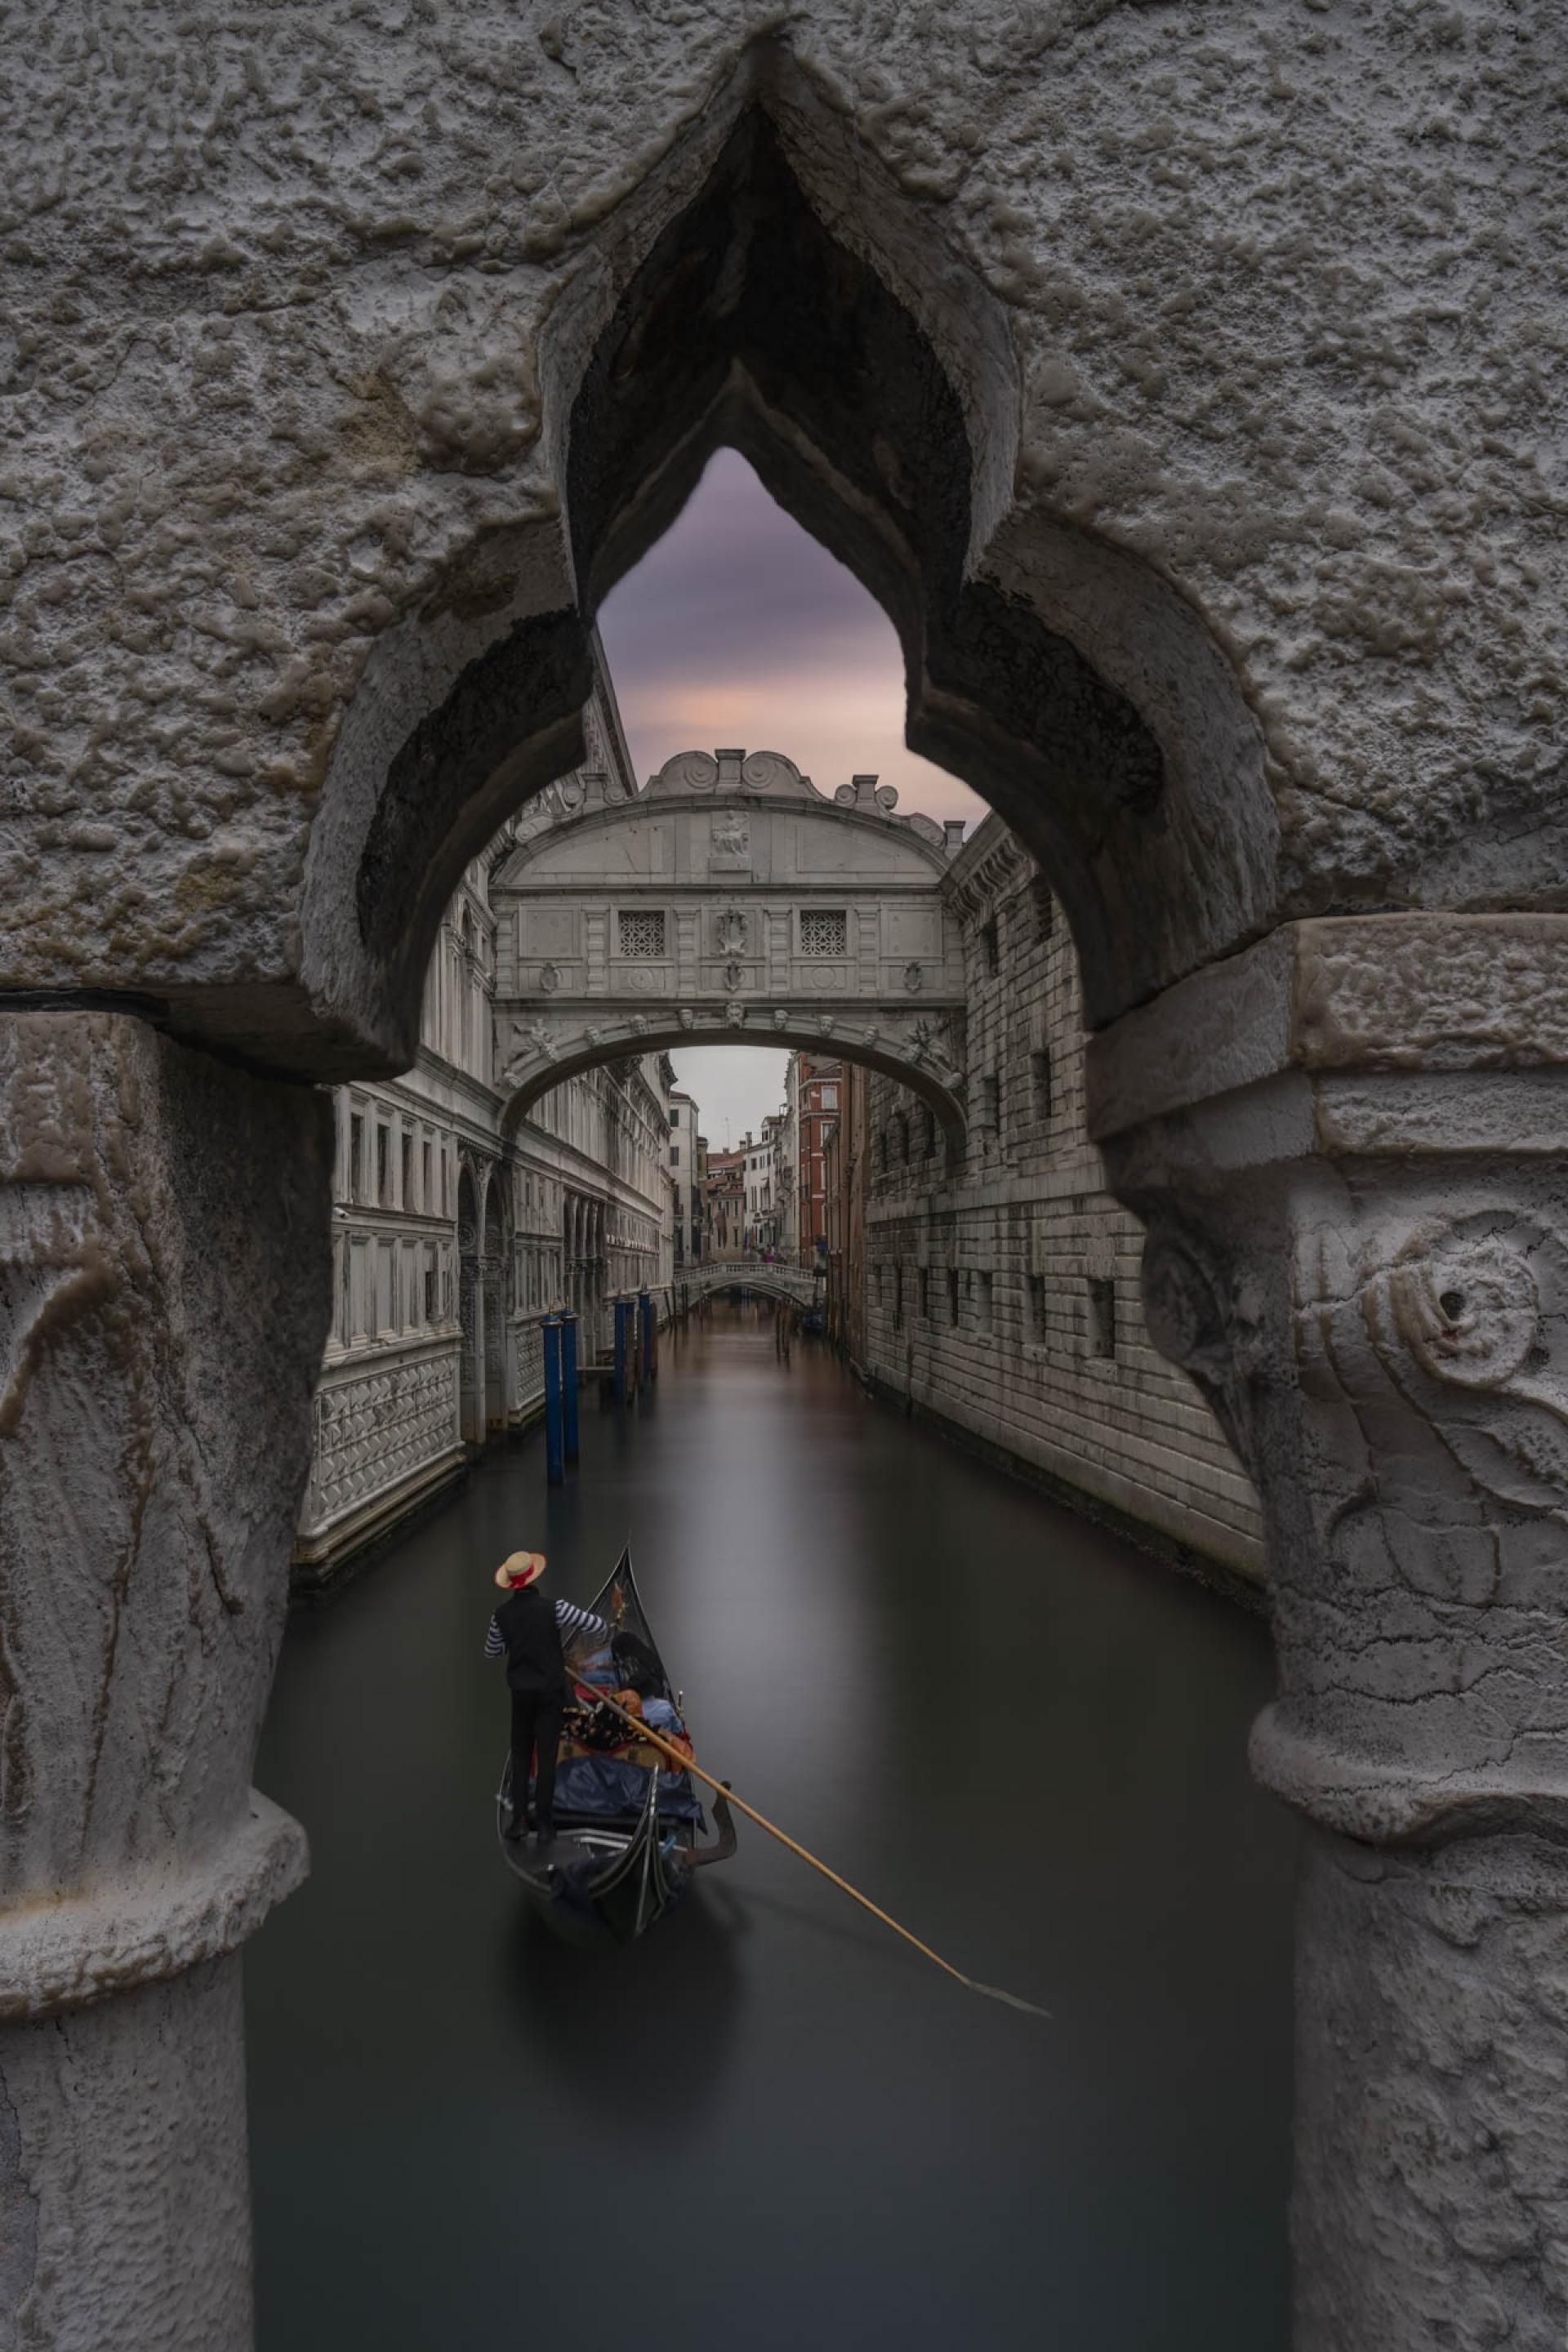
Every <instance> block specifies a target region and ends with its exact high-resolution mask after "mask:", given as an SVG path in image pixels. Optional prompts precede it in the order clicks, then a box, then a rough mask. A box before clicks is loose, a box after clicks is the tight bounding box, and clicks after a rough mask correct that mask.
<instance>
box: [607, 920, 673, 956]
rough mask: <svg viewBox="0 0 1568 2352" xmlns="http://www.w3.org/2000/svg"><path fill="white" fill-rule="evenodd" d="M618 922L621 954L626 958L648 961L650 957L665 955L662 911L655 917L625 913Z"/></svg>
mask: <svg viewBox="0 0 1568 2352" xmlns="http://www.w3.org/2000/svg"><path fill="white" fill-rule="evenodd" d="M618 921H619V925H620V940H621V953H622V954H623V955H624V956H635V957H638V958H640V959H642V960H643V961H647V958H648V957H650V956H661V955H662V954H663V953H664V915H663V913H662V911H660V912H659V913H658V914H653V915H646V914H642V913H632V914H626V913H623V914H622V915H621V916H620V917H619V918H618Z"/></svg>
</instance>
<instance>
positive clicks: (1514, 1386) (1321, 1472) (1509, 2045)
mask: <svg viewBox="0 0 1568 2352" xmlns="http://www.w3.org/2000/svg"><path fill="white" fill-rule="evenodd" d="M1090 1089H1091V1106H1090V1108H1091V1119H1092V1122H1093V1126H1094V1129H1095V1132H1096V1133H1097V1134H1098V1136H1099V1137H1100V1139H1101V1140H1102V1142H1103V1143H1104V1145H1105V1148H1106V1151H1107V1158H1108V1162H1109V1166H1110V1174H1111V1180H1112V1181H1113V1183H1114V1185H1115V1187H1116V1190H1117V1192H1119V1194H1120V1195H1121V1198H1122V1199H1123V1200H1125V1201H1127V1202H1129V1203H1130V1204H1131V1206H1132V1207H1134V1208H1135V1209H1137V1210H1138V1212H1139V1213H1140V1214H1141V1215H1142V1216H1143V1217H1144V1219H1145V1221H1146V1222H1147V1223H1148V1224H1149V1226H1150V1229H1151V1232H1150V1240H1149V1243H1148V1244H1147V1248H1146V1251H1145V1258H1144V1292H1145V1300H1146V1305H1147V1309H1148V1317H1149V1326H1150V1329H1151V1331H1152V1335H1153V1337H1154V1339H1155V1341H1156V1343H1157V1344H1158V1345H1159V1346H1160V1347H1161V1348H1163V1350H1164V1351H1165V1353H1166V1354H1168V1355H1169V1356H1171V1357H1173V1359H1174V1360H1176V1361H1177V1362H1179V1363H1181V1364H1183V1365H1184V1366H1185V1367H1186V1368H1187V1370H1189V1371H1190V1372H1191V1373H1192V1374H1193V1376H1194V1379H1195V1380H1196V1381H1198V1383H1199V1385H1200V1386H1201V1387H1202V1388H1203V1390H1204V1391H1205V1394H1206V1395H1207V1396H1208V1398H1209V1400H1210V1402H1212V1403H1213V1404H1214V1405H1215V1409H1216V1411H1217V1412H1219V1414H1220V1416H1221V1418H1222V1420H1223V1421H1224V1422H1225V1423H1226V1428H1227V1430H1228V1431H1229V1432H1230V1433H1231V1434H1232V1436H1233V1438H1234V1441H1235V1443H1236V1444H1237V1450H1238V1452H1239V1453H1240V1454H1241V1455H1242V1457H1243V1459H1244V1460H1245V1461H1246V1462H1247V1465H1248V1467H1249V1468H1250V1469H1251V1471H1252V1473H1253V1475H1254V1476H1255V1477H1256V1479H1257V1481H1258V1486H1259V1488H1260V1490H1261V1494H1262V1498H1263V1504H1264V1509H1265V1513H1266V1518H1267V1526H1268V1546H1269V1558H1270V1570H1271V1581H1272V1588H1273V1595H1274V1622H1275V1639H1276V1647H1277V1653H1278V1659H1279V1696H1278V1697H1277V1698H1276V1700H1275V1701H1274V1703H1273V1705H1272V1706H1269V1707H1268V1709H1267V1710H1266V1711H1265V1713H1264V1715H1263V1716H1262V1717H1261V1718H1260V1720H1259V1722H1258V1727H1257V1731H1256V1734H1255V1738H1254V1765H1255V1769H1257V1771H1258V1774H1259V1776H1260V1778H1261V1779H1262V1780H1264V1782H1265V1783H1266V1784H1267V1785H1268V1787H1270V1788H1272V1789H1274V1790H1277V1791H1278V1792H1279V1795H1280V1796H1282V1797H1283V1798H1284V1799H1286V1801H1288V1802H1289V1803H1290V1804H1292V1805H1294V1806H1295V1807H1296V1808H1297V1809H1298V1810H1299V1811H1300V1812H1301V1813H1302V1814H1303V1815H1304V1816H1305V1818H1306V1820H1307V1822H1309V1824H1310V1828H1309V1832H1308V1844H1307V1850H1306V1856H1305V1862H1304V1867H1303V1872H1302V1879H1301V1894H1300V1941H1299V1954H1298V1979H1297V2015H1298V2027H1297V2048H1298V2114H1297V2141H1296V2189H1295V2198H1294V2209H1293V2238H1294V2245H1295V2252H1296V2258H1297V2293H1296V2311H1297V2322H1296V2329H1297V2332H1296V2339H1295V2340H1296V2344H1297V2347H1298V2352H1432V2347H1435V2346H1437V2345H1442V2346H1445V2347H1450V2352H1481V2347H1494V2346H1498V2345H1502V2344H1507V2345H1509V2346H1510V2347H1517V2352H1562V2347H1563V2344H1564V2342H1565V2341H1568V1187H1565V1181H1564V1175H1565V1170H1568V920H1565V919H1563V918H1554V917H1548V918H1541V917H1523V916H1520V917H1508V916H1496V917H1488V916H1476V917H1461V918H1436V917H1425V916H1386V917H1381V918H1370V919H1354V920H1351V919H1345V920H1336V921H1320V922H1310V923H1302V924H1299V925H1294V926H1291V927H1289V928H1288V929H1285V930H1283V931H1281V932H1279V933H1278V934H1276V935H1275V936H1274V937H1273V938H1272V939H1270V940H1268V941H1267V942H1265V943H1264V944H1263V945H1262V946H1260V947H1258V948H1257V949H1255V950H1252V951H1251V952H1249V953H1248V954H1247V955H1243V956H1240V957H1237V958H1236V959H1235V960H1234V961H1231V962H1230V963H1228V964H1226V965H1225V966H1220V967H1215V968H1213V969H1211V970H1210V971H1205V972H1204V973H1202V974H1199V975H1198V976H1197V977H1195V978H1194V979H1193V980H1192V981H1189V982H1184V983H1183V984H1182V985H1181V986H1180V987H1177V988H1175V989H1173V990H1172V991H1170V992H1168V993H1167V994H1166V995H1165V996H1164V997H1163V998H1161V999H1160V1000H1158V1001H1157V1002H1156V1003H1153V1004H1152V1005H1150V1006H1148V1007H1146V1008H1144V1009H1143V1010H1142V1011H1140V1012H1138V1013H1134V1014H1131V1015H1130V1016H1129V1017H1128V1018H1127V1019H1125V1020H1124V1021H1122V1022H1121V1023H1120V1024H1117V1025H1116V1026H1115V1027H1114V1028H1113V1029H1111V1030H1110V1031H1108V1032H1107V1033H1106V1034H1104V1035H1103V1036H1102V1037H1101V1038H1100V1039H1098V1040H1096V1041H1095V1043H1094V1045H1092V1047H1091V1049H1090Z"/></svg>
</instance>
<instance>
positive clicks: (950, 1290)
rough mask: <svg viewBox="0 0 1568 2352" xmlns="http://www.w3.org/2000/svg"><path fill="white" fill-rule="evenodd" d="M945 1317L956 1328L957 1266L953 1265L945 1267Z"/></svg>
mask: <svg viewBox="0 0 1568 2352" xmlns="http://www.w3.org/2000/svg"><path fill="white" fill-rule="evenodd" d="M947 1319H948V1321H949V1322H950V1323H951V1324H952V1328H953V1329H954V1330H955V1331H956V1330H957V1328H958V1268H957V1267H956V1266H955V1265H950V1266H949V1267H948V1269H947Z"/></svg>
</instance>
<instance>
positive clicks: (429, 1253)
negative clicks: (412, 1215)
mask: <svg viewBox="0 0 1568 2352" xmlns="http://www.w3.org/2000/svg"><path fill="white" fill-rule="evenodd" d="M426 1149H428V1147H426ZM425 1320H426V1323H434V1321H435V1320H436V1253H435V1251H434V1250H433V1249H431V1248H429V1247H428V1246H426V1252H425Z"/></svg>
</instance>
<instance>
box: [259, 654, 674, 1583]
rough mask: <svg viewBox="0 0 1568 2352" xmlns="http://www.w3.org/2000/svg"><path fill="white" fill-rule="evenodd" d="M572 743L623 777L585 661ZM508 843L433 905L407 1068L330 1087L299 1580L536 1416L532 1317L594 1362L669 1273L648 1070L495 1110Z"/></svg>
mask: <svg viewBox="0 0 1568 2352" xmlns="http://www.w3.org/2000/svg"><path fill="white" fill-rule="evenodd" d="M586 733H587V738H588V745H589V757H590V760H591V761H593V762H594V763H595V766H596V767H597V766H599V765H601V764H602V765H604V766H607V767H608V769H609V771H610V772H612V773H614V774H616V775H618V776H626V777H627V778H628V780H629V770H628V768H627V766H626V745H625V739H624V737H623V735H622V732H621V726H620V719H619V715H618V713H617V712H616V706H615V697H614V691H613V688H611V686H610V683H609V680H608V677H607V676H606V674H605V671H604V670H603V667H602V666H601V668H600V671H599V678H598V684H597V688H596V690H595V698H594V703H593V706H592V708H591V709H590V711H589V713H588V714H587V726H586ZM568 781H570V780H568ZM516 833H517V826H516V823H515V821H514V822H513V823H512V824H509V825H508V826H507V827H506V828H505V829H504V830H503V831H502V833H501V834H500V835H499V836H498V838H497V840H496V841H495V843H493V844H492V845H491V846H490V847H489V849H488V850H487V851H486V852H485V853H484V855H483V856H480V857H478V858H476V859H475V860H474V861H473V863H472V864H471V865H470V866H468V870H467V872H466V873H465V875H464V877H463V879H462V882H461V884H460V886H459V887H458V890H457V891H456V892H455V893H454V895H453V898H452V900H451V903H450V904H449V906H448V907H447V912H446V916H445V919H444V920H443V922H442V925H441V930H440V935H439V938H438V940H437V945H436V950H435V952H434V954H433V955H432V957H431V961H430V967H429V971H428V972H427V974H426V982H425V998H424V1006H423V1013H422V1017H421V1024H420V1037H419V1049H418V1055H417V1058H416V1062H415V1064H414V1066H413V1068H412V1069H410V1070H408V1071H406V1072H405V1074H404V1075H403V1076H401V1077H398V1078H395V1079H392V1080H390V1081H387V1082H384V1083H378V1084H365V1085H359V1086H348V1087H336V1088H334V1090H333V1108H334V1119H335V1128H336V1143H337V1148H336V1156H335V1163H334V1170H333V1209H332V1279H333V1308H332V1323H331V1336H330V1338H329V1339H328V1342H327V1349H326V1356H325V1360H324V1362H323V1364H322V1368H321V1382H320V1385H319V1387H318V1389H317V1391H316V1401H315V1421H314V1450H313V1455H312V1463H311V1474H310V1487H309V1490H308V1492H307V1495H306V1499H305V1506H304V1510H303V1513H302V1515H301V1518H300V1531H299V1538H298V1543H297V1547H296V1570H297V1574H298V1576H299V1578H300V1581H301V1582H302V1583H304V1584H306V1585H309V1584H310V1583H314V1582H319V1581H321V1580H325V1579H327V1578H330V1577H331V1575H332V1574H333V1573H334V1571H335V1570H336V1569H337V1568H338V1567H339V1566H340V1565H341V1564H342V1561H343V1560H345V1559H348V1558H349V1557H350V1556H352V1554H353V1552H355V1551H356V1550H358V1549H362V1548H363V1546H365V1545H366V1544H368V1543H371V1542H373V1541H374V1540H375V1539H376V1538H377V1537H379V1536H380V1535H382V1534H383V1533H384V1532H385V1530H386V1529H387V1528H390V1527H391V1526H393V1525H395V1523H396V1522H397V1521H398V1520H399V1519H401V1518H403V1517H405V1516H406V1515H407V1514H408V1513H409V1512H410V1511H412V1510H415V1509H416V1508H417V1507H419V1505H420V1504H421V1503H422V1502H423V1501H424V1499H425V1498H426V1496H428V1495H430V1494H432V1493H434V1492H435V1491H436V1490H437V1488H438V1487H440V1486H442V1485H444V1484H445V1483H446V1482H447V1480H448V1479H449V1478H451V1477H452V1476H453V1475H455V1474H456V1473H457V1472H458V1471H459V1470H460V1469H461V1468H462V1467H463V1466H464V1465H465V1463H466V1462H467V1461H468V1459H469V1458H470V1457H471V1455H472V1454H473V1453H474V1451H475V1449H476V1448H478V1447H479V1446H482V1445H484V1444H486V1443H487V1442H489V1440H491V1439H493V1438H495V1437H497V1436H499V1435H501V1434H503V1433H505V1432H506V1431H508V1430H510V1429H513V1428H516V1427H519V1426H521V1425H522V1424H524V1423H527V1422H528V1421H529V1420H531V1418H532V1417H533V1416H534V1414H535V1413H536V1412H538V1410H539V1408H540V1404H541V1402H542V1393H543V1355H542V1339H541V1337H540V1327H541V1324H542V1319H543V1317H544V1315H545V1313H546V1312H547V1311H548V1310H549V1308H550V1307H552V1306H555V1305H558V1304H566V1305H570V1306H572V1307H575V1308H576V1310H577V1311H578V1313H579V1315H580V1317H581V1318H582V1321H581V1325H580V1340H579V1344H580V1348H581V1349H582V1352H583V1355H584V1360H592V1358H593V1356H594V1355H595V1352H597V1350H598V1349H599V1347H600V1346H601V1344H602V1342H603V1339H604V1338H605V1322H606V1318H607V1316H608V1313H609V1302H610V1301H611V1300H613V1298H614V1297H615V1296H616V1292H617V1291H621V1290H637V1289H639V1288H641V1287H642V1286H644V1285H647V1286H649V1287H650V1288H654V1289H657V1290H661V1291H662V1290H664V1289H665V1288H666V1287H667V1286H668V1283H669V1281H670V1278H671V1274H672V1270H673V1216H672V1212H671V1203H670V1187H669V1182H668V1135H669V1118H670V1114H669V1093H670V1086H671V1073H670V1068H669V1065H668V1061H667V1060H666V1059H665V1058H664V1056H663V1055H661V1054H653V1053H649V1054H644V1055H638V1056H636V1057H627V1058H626V1059H623V1060H620V1061H616V1062H614V1063H610V1064H605V1065H601V1066H597V1067H595V1068H593V1069H588V1070H584V1071H582V1072H580V1073H578V1074H577V1075H576V1076H572V1077H569V1078H567V1079H565V1080H564V1081H563V1083H562V1084H561V1085H560V1086H558V1087H553V1088H552V1089H551V1091H550V1092H549V1093H547V1094H544V1095H542V1096H540V1097H538V1098H537V1099H536V1100H535V1101H534V1102H532V1103H531V1106H530V1107H529V1108H528V1109H527V1110H526V1112H524V1113H523V1114H522V1115H521V1117H517V1116H515V1115H509V1102H510V1089H509V1088H508V1087H506V1086H505V1084H504V1083H503V1082H501V1081H500V1078H499V1076H498V1072H497V1069H496V1066H495V1064H496V1056H495V1036H494V1019H493V1005H494V998H495V984H496V969H497V916H496V913H495V910H494V908H492V904H491V898H490V876H491V873H492V870H493V869H494V867H495V866H496V864H497V863H498V860H499V859H500V857H503V856H505V855H506V853H507V852H508V850H509V849H510V846H511V845H512V844H513V842H514V841H515V839H516Z"/></svg>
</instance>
